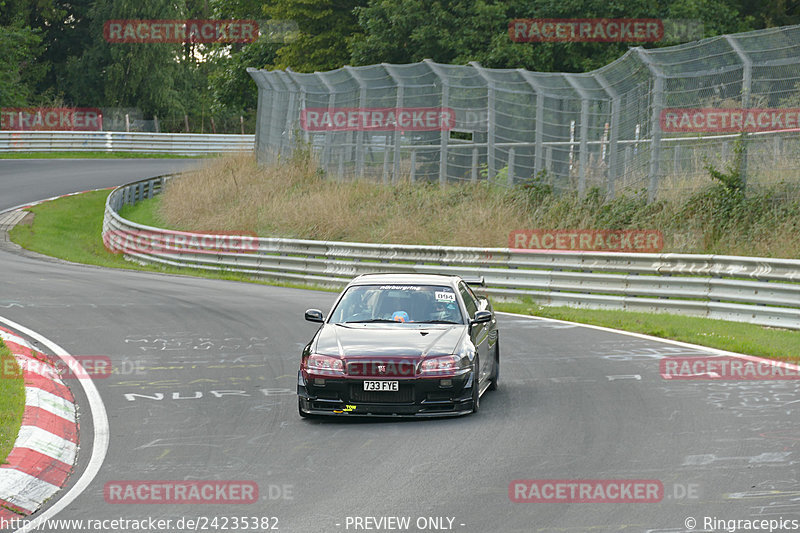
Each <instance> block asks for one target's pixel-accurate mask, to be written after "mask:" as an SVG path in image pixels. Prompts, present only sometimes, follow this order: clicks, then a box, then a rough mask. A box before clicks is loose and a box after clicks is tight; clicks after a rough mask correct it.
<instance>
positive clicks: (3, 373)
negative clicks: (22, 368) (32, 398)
mask: <svg viewBox="0 0 800 533" xmlns="http://www.w3.org/2000/svg"><path fill="white" fill-rule="evenodd" d="M18 374H19V365H17V360H16V359H14V356H13V355H11V352H10V351H9V350H8V348H7V347H6V345H5V344H3V341H2V340H0V463H5V460H6V457H8V453H9V452H10V451H11V449H12V448H13V447H14V441H16V440H17V434H18V433H19V428H20V426H21V425H22V413H23V412H24V410H25V384H24V382H23V380H22V378H21V377H20V378H15V377H11V376H16V375H18Z"/></svg>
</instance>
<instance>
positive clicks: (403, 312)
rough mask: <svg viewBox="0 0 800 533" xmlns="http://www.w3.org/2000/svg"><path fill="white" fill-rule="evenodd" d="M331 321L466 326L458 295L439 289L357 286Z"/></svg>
mask: <svg viewBox="0 0 800 533" xmlns="http://www.w3.org/2000/svg"><path fill="white" fill-rule="evenodd" d="M330 321H331V322H334V323H336V324H347V323H358V322H361V323H368V322H400V323H426V324H463V323H464V319H463V317H462V315H461V309H459V306H458V301H457V299H456V293H455V291H454V290H453V289H451V288H450V287H446V286H437V285H355V286H353V287H350V288H349V289H348V290H347V292H345V294H344V296H342V299H341V300H339V304H338V305H337V306H336V308H335V309H334V310H333V313H331V319H330Z"/></svg>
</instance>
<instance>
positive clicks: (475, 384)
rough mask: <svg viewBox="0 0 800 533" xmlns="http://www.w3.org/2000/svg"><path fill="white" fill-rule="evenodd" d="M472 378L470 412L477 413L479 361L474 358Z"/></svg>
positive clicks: (478, 407) (479, 392) (479, 386)
mask: <svg viewBox="0 0 800 533" xmlns="http://www.w3.org/2000/svg"><path fill="white" fill-rule="evenodd" d="M474 365H475V366H474V369H473V371H472V372H473V377H472V412H473V413H477V412H478V411H480V408H481V383H480V379H479V378H480V368H481V365H480V361H479V360H478V356H477V355H476V356H475V363H474Z"/></svg>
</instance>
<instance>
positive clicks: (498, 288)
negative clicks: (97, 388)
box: [103, 176, 800, 329]
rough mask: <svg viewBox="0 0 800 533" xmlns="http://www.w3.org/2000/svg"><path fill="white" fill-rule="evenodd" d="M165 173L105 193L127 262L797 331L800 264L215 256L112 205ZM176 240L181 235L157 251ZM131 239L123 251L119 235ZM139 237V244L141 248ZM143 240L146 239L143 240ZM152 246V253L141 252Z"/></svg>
mask: <svg viewBox="0 0 800 533" xmlns="http://www.w3.org/2000/svg"><path fill="white" fill-rule="evenodd" d="M169 178H170V176H161V177H157V178H151V179H147V180H142V181H137V182H134V183H131V184H128V185H124V186H121V187H118V188H117V189H115V190H114V191H113V192H112V193H111V194H110V195H109V197H108V200H107V202H106V209H105V216H104V221H103V236H104V242H105V244H106V247H107V248H109V249H110V250H112V251H115V252H122V253H125V256H126V257H127V258H129V259H131V260H134V261H138V262H141V263H145V264H160V265H169V266H174V267H188V268H197V269H203V270H215V271H227V272H237V273H241V274H246V275H251V276H254V277H259V278H269V279H276V280H281V281H287V282H304V283H311V284H318V285H326V286H337V287H341V286H343V285H344V284H345V283H347V282H348V281H349V280H350V279H351V278H353V277H354V276H356V275H358V274H364V273H369V272H417V273H427V274H432V273H440V274H459V275H464V276H476V275H479V276H483V277H484V278H485V280H486V286H487V288H486V292H487V293H488V294H490V295H492V296H495V297H500V298H506V299H523V298H529V299H530V300H531V301H532V302H535V303H537V304H540V305H568V306H573V307H584V308H597V309H620V310H628V311H648V312H671V313H678V314H685V315H691V316H700V317H708V318H716V319H724V320H735V321H740V322H750V323H753V324H760V325H765V326H776V327H785V328H792V329H800V261H797V260H792V259H768V258H758V257H735V256H720V255H693V254H638V253H637V254H623V253H613V252H560V253H552V252H549V253H538V252H537V253H531V252H524V251H519V250H513V249H509V248H463V247H453V246H417V245H395V244H366V243H353V242H325V241H311V240H300V239H279V238H258V239H254V241H255V242H254V244H255V243H256V242H257V250H255V249H254V250H253V251H252V252H236V253H221V252H219V251H218V250H215V249H213V248H210V247H205V248H204V247H203V245H202V244H200V243H201V242H202V241H203V238H204V237H207V238H208V239H209V240H212V241H213V239H214V238H216V236H209V235H202V234H191V233H185V232H175V231H169V230H164V229H160V228H153V227H150V226H143V225H141V224H136V223H134V222H131V221H129V220H126V219H124V218H122V217H121V216H120V215H119V214H118V210H119V209H120V207H121V206H122V205H125V204H134V203H136V202H138V201H139V200H141V199H145V198H150V197H152V196H154V195H156V194H158V193H160V192H161V190H162V187H163V184H164V182H165V181H166V180H167V179H169ZM176 236H181V237H183V238H184V239H186V237H190V238H193V239H194V240H191V239H189V241H188V243H187V244H186V245H185V246H181V248H180V249H178V248H173V249H174V250H175V251H174V252H171V251H166V252H165V251H159V250H155V248H156V247H157V246H159V245H162V246H163V243H168V242H174V240H175V239H174V238H175V237H176ZM129 238H130V239H139V241H138V242H139V243H140V244H139V245H137V246H136V247H135V249H131V248H129V247H128V245H127V244H126V242H127V239H129ZM142 239H144V246H142V245H141V243H142V242H143V241H142ZM149 245H152V247H151V246H149ZM151 248H152V249H151Z"/></svg>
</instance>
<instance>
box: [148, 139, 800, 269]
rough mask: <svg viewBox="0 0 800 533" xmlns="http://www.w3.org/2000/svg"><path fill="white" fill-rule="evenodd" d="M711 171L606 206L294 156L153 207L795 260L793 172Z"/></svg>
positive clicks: (225, 171) (271, 220)
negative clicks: (569, 237) (581, 237)
mask: <svg viewBox="0 0 800 533" xmlns="http://www.w3.org/2000/svg"><path fill="white" fill-rule="evenodd" d="M709 172H710V176H709V177H708V178H707V180H706V181H705V182H703V184H698V187H700V185H702V187H700V188H698V189H697V191H696V192H693V193H687V194H682V195H674V197H671V198H666V199H659V200H658V201H655V202H648V198H647V194H646V191H639V192H636V193H627V195H624V194H620V195H619V196H617V197H615V198H614V199H612V200H607V199H606V198H605V195H604V194H603V193H602V191H600V190H599V189H588V190H587V191H586V193H585V194H584V195H582V196H581V195H579V194H578V193H577V192H569V193H566V192H565V193H560V194H557V193H556V192H554V186H553V184H552V183H551V181H552V180H551V178H548V177H547V176H546V175H542V176H538V177H535V178H530V179H528V180H525V181H520V182H519V183H518V184H517V185H515V186H513V187H509V186H507V185H506V183H505V181H504V180H503V179H499V180H497V179H495V180H487V179H481V180H478V181H477V182H476V183H469V182H466V183H451V184H447V185H446V186H444V187H441V186H439V184H438V183H429V182H421V181H418V182H416V183H411V182H410V181H408V180H403V179H401V180H400V181H398V182H397V183H394V184H383V183H379V182H375V181H370V180H367V179H363V180H349V181H338V180H336V179H331V178H328V177H326V176H325V175H324V172H323V171H321V170H320V169H319V168H318V165H317V163H316V161H315V160H314V158H313V157H312V156H310V155H309V154H308V153H307V152H303V151H302V150H299V151H297V152H296V154H295V155H294V156H292V157H291V158H289V159H288V160H285V161H283V162H282V163H279V164H274V165H266V166H265V165H262V166H259V165H257V164H256V162H255V160H254V158H253V157H252V156H247V155H231V156H225V157H220V158H218V159H214V160H210V161H208V163H207V164H206V165H203V166H202V167H201V168H198V169H194V170H192V171H189V172H186V173H184V174H183V175H182V176H181V178H180V179H175V180H172V181H170V182H169V183H168V184H167V186H166V188H165V191H164V194H163V198H162V199H161V200H159V202H160V203H159V205H158V208H157V211H158V215H159V216H160V217H161V220H163V221H164V223H166V224H168V225H169V226H171V227H173V228H176V229H185V230H197V231H206V232H234V233H255V234H257V235H262V236H276V237H287V238H297V239H315V240H331V241H355V242H371V243H396V244H431V245H441V246H448V245H449V246H479V247H507V246H508V244H509V236H510V234H511V232H512V231H514V230H520V229H523V230H524V229H537V228H538V229H545V230H558V229H563V230H577V229H581V230H648V229H650V230H652V229H658V230H660V231H661V232H662V234H663V236H664V247H663V251H664V252H676V253H693V254H724V255H742V256H759V257H786V258H796V257H800V188H798V187H797V185H796V183H797V177H795V176H791V175H789V176H786V182H785V183H776V184H771V185H769V186H755V185H753V186H749V187H748V188H746V189H745V186H744V184H743V183H744V182H743V178H741V177H740V176H738V174H736V172H735V171H734V170H729V171H728V173H725V172H722V171H718V170H715V169H713V168H711V167H709Z"/></svg>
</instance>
